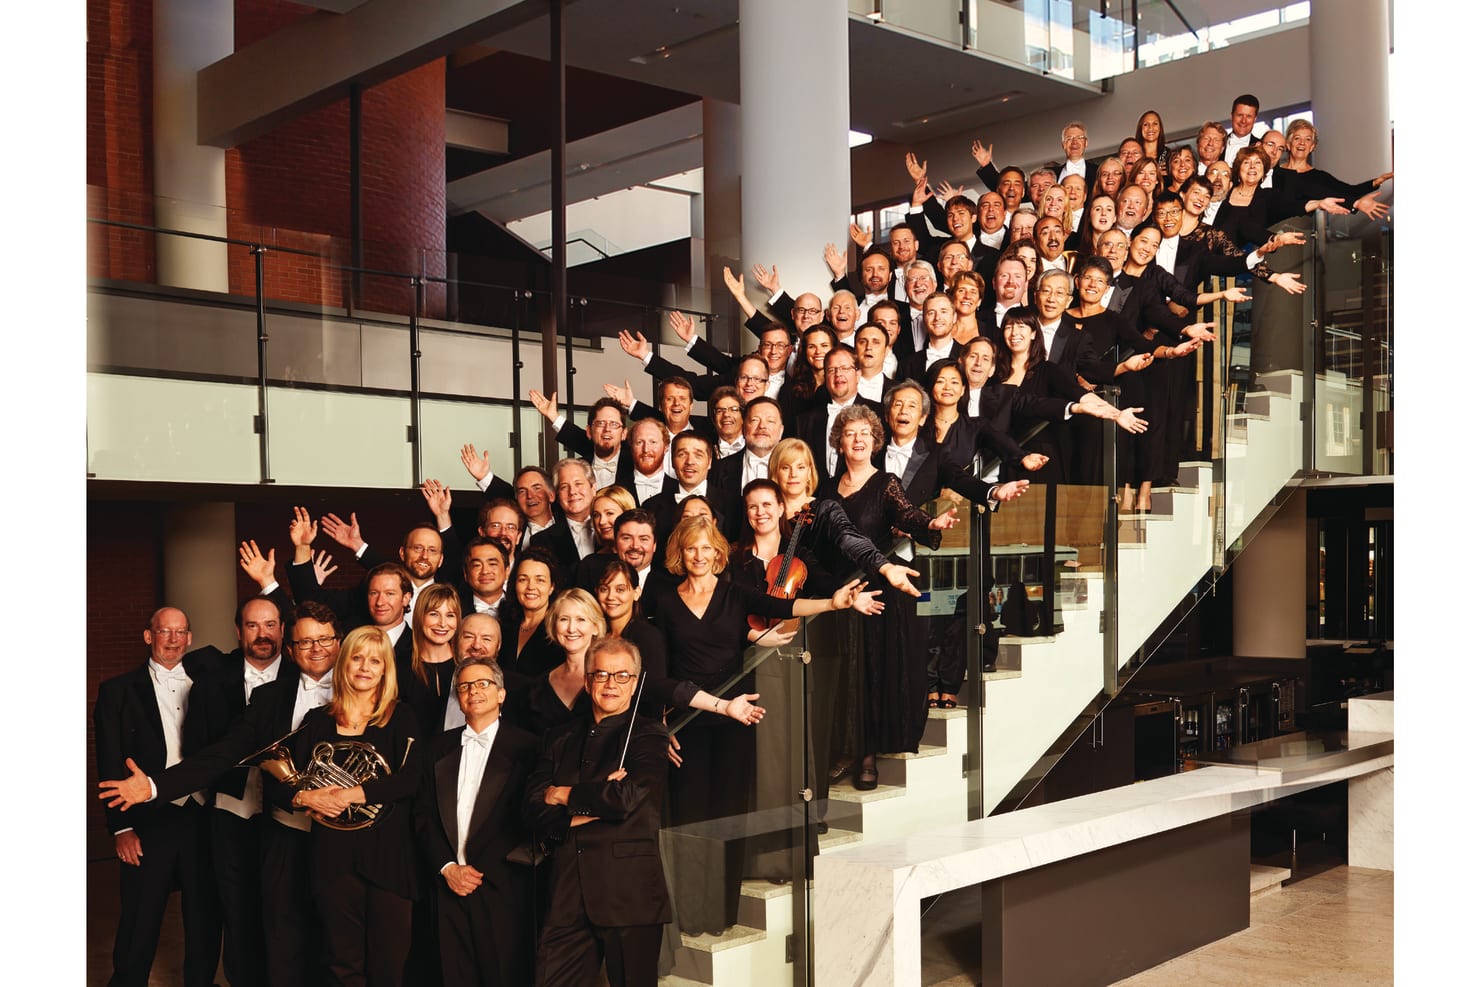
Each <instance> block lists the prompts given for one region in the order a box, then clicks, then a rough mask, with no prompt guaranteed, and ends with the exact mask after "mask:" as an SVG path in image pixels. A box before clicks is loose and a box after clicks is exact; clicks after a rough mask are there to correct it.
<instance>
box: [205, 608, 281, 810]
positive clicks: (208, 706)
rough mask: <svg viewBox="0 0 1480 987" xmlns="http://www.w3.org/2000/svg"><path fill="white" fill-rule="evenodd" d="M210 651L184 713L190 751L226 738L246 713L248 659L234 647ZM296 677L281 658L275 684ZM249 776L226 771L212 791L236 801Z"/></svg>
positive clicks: (239, 771) (239, 770)
mask: <svg viewBox="0 0 1480 987" xmlns="http://www.w3.org/2000/svg"><path fill="white" fill-rule="evenodd" d="M285 612H286V611H285ZM211 651H213V652H215V653H214V655H209V656H207V657H206V658H205V661H204V663H203V664H204V666H205V676H204V678H203V679H202V680H201V681H198V682H196V683H195V685H193V686H191V688H190V708H189V710H188V711H186V713H185V732H186V734H187V735H188V736H189V737H190V738H191V742H190V744H189V745H188V746H189V747H190V748H191V750H199V749H203V748H205V747H207V746H209V745H210V744H213V743H215V742H216V741H218V740H220V739H221V738H222V737H224V736H226V734H227V733H228V732H230V730H231V728H232V727H233V726H234V725H235V724H236V722H237V721H238V720H239V719H241V717H242V716H243V714H245V713H246V710H247V697H246V690H245V687H244V686H243V681H244V678H245V675H246V669H247V660H246V659H245V658H244V657H242V650H241V648H236V649H235V650H233V651H231V652H230V653H229V654H222V653H221V652H219V651H216V650H215V649H214V648H212V649H211ZM297 678H298V666H297V665H295V664H294V663H293V659H291V658H289V657H288V656H287V655H283V657H282V660H281V661H280V662H278V672H277V677H276V678H275V679H274V680H273V681H274V683H276V682H284V681H289V680H296V679H297ZM266 686H267V683H264V684H263V685H260V686H258V687H257V689H254V690H252V695H253V696H255V695H256V694H257V690H258V689H263V688H266ZM248 773H249V772H248V769H247V768H235V769H232V770H230V771H227V772H226V773H225V774H223V775H221V776H220V777H218V778H217V779H216V780H215V783H214V784H213V785H212V786H211V790H212V791H213V792H224V793H225V794H227V795H230V796H231V797H232V798H237V799H239V798H241V797H242V796H243V795H244V794H246V790H247V777H248Z"/></svg>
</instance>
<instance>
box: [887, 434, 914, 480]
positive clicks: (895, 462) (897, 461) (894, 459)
mask: <svg viewBox="0 0 1480 987" xmlns="http://www.w3.org/2000/svg"><path fill="white" fill-rule="evenodd" d="M919 439H920V437H919V436H918V435H917V436H915V437H914V438H913V439H910V441H909V442H907V443H905V444H904V445H896V444H895V443H893V442H890V443H889V444H888V445H886V446H885V447H884V469H885V470H886V471H888V472H890V473H892V474H894V475H895V476H897V477H899V478H900V479H901V480H903V479H904V471H905V467H907V466H908V465H909V463H910V457H911V456H913V455H914V454H915V443H916V442H918V441H919Z"/></svg>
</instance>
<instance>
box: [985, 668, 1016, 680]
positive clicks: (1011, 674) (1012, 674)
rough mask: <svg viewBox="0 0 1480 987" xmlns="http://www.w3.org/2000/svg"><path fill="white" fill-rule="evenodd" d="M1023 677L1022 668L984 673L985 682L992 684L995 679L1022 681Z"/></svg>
mask: <svg viewBox="0 0 1480 987" xmlns="http://www.w3.org/2000/svg"><path fill="white" fill-rule="evenodd" d="M1022 677H1023V670H1022V669H1021V668H1001V669H993V670H992V671H990V672H983V673H982V681H983V682H991V681H993V680H994V679H1020V678H1022Z"/></svg>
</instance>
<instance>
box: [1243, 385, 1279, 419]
mask: <svg viewBox="0 0 1480 987" xmlns="http://www.w3.org/2000/svg"><path fill="white" fill-rule="evenodd" d="M1273 404H1274V394H1273V393H1272V392H1270V391H1250V392H1249V393H1248V394H1246V395H1244V410H1245V411H1247V412H1248V413H1249V414H1251V415H1265V416H1268V415H1269V413H1270V408H1271V406H1272V405H1273Z"/></svg>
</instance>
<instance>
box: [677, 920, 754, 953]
mask: <svg viewBox="0 0 1480 987" xmlns="http://www.w3.org/2000/svg"><path fill="white" fill-rule="evenodd" d="M764 938H766V930H765V929H756V928H752V927H751V926H748V925H732V926H730V927H729V928H728V929H725V931H724V932H721V933H720V934H719V935H717V936H716V935H711V934H710V933H708V932H705V933H702V934H701V935H697V936H691V935H689V934H688V933H687V932H684V933H681V939H682V942H683V947H682V948H684V949H692V950H693V951H694V952H696V953H719V952H723V951H724V950H726V949H734V948H735V947H737V946H744V945H747V944H748V943H753V942H760V941H761V940H762V939H764Z"/></svg>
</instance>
